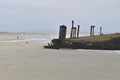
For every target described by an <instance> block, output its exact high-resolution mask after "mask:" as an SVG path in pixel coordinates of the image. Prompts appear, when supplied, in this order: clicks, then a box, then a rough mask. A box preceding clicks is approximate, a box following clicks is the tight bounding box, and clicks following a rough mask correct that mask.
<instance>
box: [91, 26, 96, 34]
mask: <svg viewBox="0 0 120 80" xmlns="http://www.w3.org/2000/svg"><path fill="white" fill-rule="evenodd" d="M94 29H95V26H93V35H92V36H95V31H94Z"/></svg>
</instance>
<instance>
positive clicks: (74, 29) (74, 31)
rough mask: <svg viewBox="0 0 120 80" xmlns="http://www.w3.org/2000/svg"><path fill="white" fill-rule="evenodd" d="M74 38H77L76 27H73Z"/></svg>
mask: <svg viewBox="0 0 120 80" xmlns="http://www.w3.org/2000/svg"><path fill="white" fill-rule="evenodd" d="M72 38H76V27H73V33H72Z"/></svg>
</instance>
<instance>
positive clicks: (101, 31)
mask: <svg viewBox="0 0 120 80" xmlns="http://www.w3.org/2000/svg"><path fill="white" fill-rule="evenodd" d="M101 35H102V27H100V36H101Z"/></svg>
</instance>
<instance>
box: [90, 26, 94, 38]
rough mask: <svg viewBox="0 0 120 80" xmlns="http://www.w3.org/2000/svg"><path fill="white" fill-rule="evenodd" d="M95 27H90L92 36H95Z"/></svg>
mask: <svg viewBox="0 0 120 80" xmlns="http://www.w3.org/2000/svg"><path fill="white" fill-rule="evenodd" d="M94 28H95V26H91V27H90V36H94Z"/></svg>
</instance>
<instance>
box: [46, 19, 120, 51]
mask: <svg viewBox="0 0 120 80" xmlns="http://www.w3.org/2000/svg"><path fill="white" fill-rule="evenodd" d="M94 28H95V26H91V27H90V36H85V37H79V31H80V25H78V28H77V27H74V21H72V27H71V33H70V38H66V31H67V27H66V26H65V25H62V26H60V30H59V38H58V39H53V40H51V43H48V46H44V47H45V48H50V49H59V48H70V49H99V50H120V33H115V34H104V35H103V33H102V27H100V34H99V35H94Z"/></svg>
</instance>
